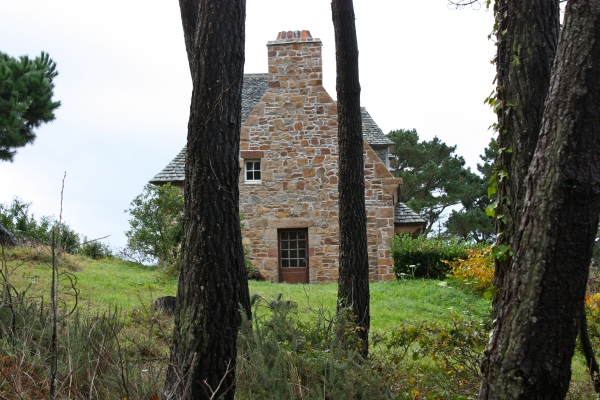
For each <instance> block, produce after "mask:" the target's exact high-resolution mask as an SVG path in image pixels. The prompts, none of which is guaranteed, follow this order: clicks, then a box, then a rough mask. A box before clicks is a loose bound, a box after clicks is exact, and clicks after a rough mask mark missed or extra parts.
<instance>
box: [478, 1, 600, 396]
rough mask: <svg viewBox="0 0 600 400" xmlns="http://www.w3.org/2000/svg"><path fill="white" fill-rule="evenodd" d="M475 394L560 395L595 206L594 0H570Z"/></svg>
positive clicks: (599, 5)
mask: <svg viewBox="0 0 600 400" xmlns="http://www.w3.org/2000/svg"><path fill="white" fill-rule="evenodd" d="M542 121H543V122H542V127H541V130H540V136H539V140H538V143H537V147H536V151H535V155H534V158H533V160H532V163H531V166H530V168H529V172H528V175H527V179H526V181H525V187H526V195H525V199H524V202H523V204H524V207H523V213H522V220H521V221H520V225H519V229H518V233H517V235H516V237H515V238H514V242H513V243H514V245H515V254H514V257H513V259H512V261H511V267H510V268H511V273H510V274H509V275H508V276H507V277H506V279H505V284H506V286H505V288H504V290H503V292H502V297H501V298H500V299H499V302H498V305H499V308H498V314H497V321H496V325H495V327H494V331H493V333H492V337H491V339H490V344H489V346H488V349H487V358H486V360H485V361H484V365H483V371H484V382H483V384H482V387H481V391H480V399H563V398H564V397H565V395H566V393H567V390H568V386H569V381H570V378H571V358H572V356H573V352H574V350H575V339H576V337H577V333H578V329H579V323H580V318H581V312H582V310H583V300H584V295H585V288H586V282H587V276H588V271H589V262H590V259H591V255H592V248H593V244H594V238H595V236H596V232H597V227H598V213H599V212H600V1H599V0H593V1H590V0H571V1H569V3H568V4H567V9H566V18H565V25H564V28H563V32H562V35H561V38H560V43H559V46H558V51H557V55H556V60H555V63H554V66H553V75H552V79H551V83H550V90H549V92H548V99H547V101H546V104H545V110H544V115H543V120H542Z"/></svg>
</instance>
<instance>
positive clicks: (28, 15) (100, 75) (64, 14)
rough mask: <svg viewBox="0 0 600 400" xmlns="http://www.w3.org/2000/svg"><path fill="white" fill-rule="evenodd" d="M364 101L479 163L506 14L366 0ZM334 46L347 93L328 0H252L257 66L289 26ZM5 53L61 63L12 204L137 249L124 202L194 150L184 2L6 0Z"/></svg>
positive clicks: (330, 49)
mask: <svg viewBox="0 0 600 400" xmlns="http://www.w3.org/2000/svg"><path fill="white" fill-rule="evenodd" d="M354 7H355V12H356V27H357V34H358V42H359V43H358V45H359V50H360V80H361V86H362V98H361V102H362V105H363V106H365V107H366V108H367V110H368V111H369V112H370V114H371V115H372V116H373V118H374V119H375V121H376V122H377V123H378V124H379V126H380V127H381V129H383V131H384V132H385V133H387V132H389V131H390V130H393V129H399V128H404V129H412V128H415V129H417V131H418V132H419V135H420V137H421V139H431V138H433V137H434V136H437V137H439V138H440V139H441V140H443V141H444V142H446V143H447V144H449V145H458V148H457V153H458V154H459V155H462V156H463V157H464V158H465V159H466V160H467V163H468V165H470V166H471V167H472V168H473V169H474V168H475V166H476V164H477V162H479V161H480V160H479V154H481V153H482V152H483V148H484V147H485V145H486V144H487V143H488V142H489V139H490V135H491V132H490V131H488V126H489V125H490V124H491V123H492V122H494V120H495V115H494V114H493V113H492V112H491V111H490V109H489V108H488V107H486V106H484V105H483V99H484V98H485V97H487V95H488V94H489V93H490V92H491V90H492V88H493V85H492V81H493V79H494V73H495V68H494V66H493V65H491V64H490V60H491V59H492V58H493V56H494V53H495V47H494V44H493V43H492V42H491V41H489V40H488V39H487V36H488V34H489V33H490V31H491V30H492V25H493V15H492V13H491V12H486V11H484V10H479V11H473V10H462V11H456V10H451V9H449V8H448V7H447V1H446V0H354ZM302 29H307V30H310V32H311V34H312V36H313V37H315V38H320V39H321V40H322V42H323V58H324V60H323V64H324V85H325V88H326V89H327V91H328V92H329V94H330V95H331V96H332V97H334V98H335V97H336V95H335V46H334V37H333V25H332V22H331V9H330V1H329V0H298V1H292V0H247V20H246V65H245V72H246V73H264V72H267V50H266V46H265V45H266V43H267V41H269V40H275V38H276V37H277V32H279V31H282V30H302ZM0 51H2V52H5V53H8V54H9V55H11V56H19V55H24V54H28V55H30V56H36V55H39V53H40V52H41V51H46V52H48V53H49V54H50V56H51V58H52V59H54V61H56V63H57V69H58V71H59V73H60V74H59V76H58V77H57V78H56V79H55V85H56V89H55V99H58V100H60V101H61V102H62V106H61V107H60V109H58V110H57V112H56V120H55V121H54V122H52V123H50V124H47V125H45V126H43V127H41V128H40V129H38V131H37V133H38V137H37V139H36V141H35V142H34V144H33V145H28V146H27V147H25V148H22V149H19V150H18V153H17V155H16V157H15V160H14V162H13V163H8V162H0V203H8V202H9V201H10V200H11V199H12V198H13V196H19V197H20V198H22V199H23V200H25V201H27V202H33V206H32V210H33V211H34V213H35V214H36V215H37V216H41V215H52V214H54V215H57V214H58V212H59V203H60V189H61V180H62V177H63V174H64V172H65V171H66V173H67V177H66V182H65V199H64V204H63V209H64V211H63V218H64V219H65V220H66V221H68V223H69V224H70V226H71V227H72V228H73V229H75V231H77V232H80V233H82V234H84V235H87V236H88V237H90V238H95V237H102V236H106V235H111V237H110V238H109V239H108V242H109V243H110V244H112V245H113V246H123V245H124V244H125V236H124V231H126V230H127V229H128V223H127V220H128V215H127V214H125V213H124V210H125V209H126V208H127V207H128V205H129V203H130V202H131V200H133V198H134V197H135V196H136V195H138V194H140V193H141V191H142V188H143V186H144V184H146V182H147V181H148V180H149V179H151V178H152V177H153V176H154V175H155V174H157V173H158V172H160V170H161V169H162V168H163V167H164V166H165V165H166V164H167V163H168V162H169V161H171V159H173V157H174V156H175V155H176V154H177V153H178V152H179V151H180V150H181V148H182V147H183V146H184V145H185V139H186V133H187V132H186V130H187V120H188V113H189V102H190V96H191V90H192V85H191V79H190V74H189V70H188V64H187V58H186V55H185V47H184V42H183V32H182V28H181V20H180V14H179V6H178V2H177V1H175V0H169V1H167V0H143V1H142V0H103V1H90V0H0Z"/></svg>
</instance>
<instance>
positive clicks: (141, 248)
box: [125, 184, 184, 275]
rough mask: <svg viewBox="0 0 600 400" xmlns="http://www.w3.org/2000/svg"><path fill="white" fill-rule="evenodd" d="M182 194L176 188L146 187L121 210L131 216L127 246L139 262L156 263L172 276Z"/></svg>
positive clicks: (179, 233)
mask: <svg viewBox="0 0 600 400" xmlns="http://www.w3.org/2000/svg"><path fill="white" fill-rule="evenodd" d="M183 205H184V200H183V194H182V192H181V190H180V189H179V188H177V187H174V186H171V185H170V184H166V185H164V186H155V185H151V184H147V185H146V186H144V191H143V192H142V194H140V195H139V196H137V197H136V198H135V199H133V201H132V202H131V205H130V206H129V209H127V210H125V212H128V213H129V214H130V215H131V219H130V220H129V226H130V228H131V229H130V230H128V231H127V232H125V236H127V246H128V248H129V250H131V252H133V254H134V255H135V257H136V258H137V259H138V260H139V261H142V262H152V261H156V262H157V263H158V266H159V267H160V268H161V269H163V270H164V271H166V272H167V273H168V274H171V275H173V274H175V272H176V271H177V264H178V263H179V249H180V247H181V239H182V234H183Z"/></svg>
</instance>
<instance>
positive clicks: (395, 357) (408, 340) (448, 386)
mask: <svg viewBox="0 0 600 400" xmlns="http://www.w3.org/2000/svg"><path fill="white" fill-rule="evenodd" d="M451 317H452V322H451V324H449V325H446V324H441V323H425V322H421V323H419V324H410V323H403V324H401V325H400V326H399V327H396V328H394V330H393V331H392V332H391V333H384V334H376V335H374V337H373V340H372V342H373V343H377V344H382V345H383V346H385V348H386V350H385V352H383V353H382V354H379V355H376V356H375V360H376V362H378V363H380V364H381V363H382V364H384V365H385V363H388V364H389V363H393V364H395V365H397V370H396V371H394V372H393V374H392V376H391V377H389V378H388V380H389V381H392V382H400V388H401V389H400V390H398V389H397V388H395V390H394V392H395V393H398V392H402V391H403V392H404V393H403V394H404V398H427V399H429V398H431V399H467V398H469V399H470V398H475V397H477V393H478V391H479V386H480V385H481V373H480V367H479V366H480V362H481V355H482V352H483V350H484V348H485V345H486V343H487V341H488V337H489V332H490V330H491V319H490V318H484V319H478V318H476V317H474V316H473V315H472V313H471V312H469V311H465V312H462V313H455V312H453V313H452V314H451ZM372 362H373V360H372ZM384 369H385V368H384ZM388 370H389V368H388ZM388 373H389V372H388ZM407 386H408V387H411V388H412V390H410V391H408V392H406V389H405V388H406V387H407ZM402 388H404V389H403V390H402Z"/></svg>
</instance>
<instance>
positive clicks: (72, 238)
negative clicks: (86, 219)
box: [0, 197, 80, 254]
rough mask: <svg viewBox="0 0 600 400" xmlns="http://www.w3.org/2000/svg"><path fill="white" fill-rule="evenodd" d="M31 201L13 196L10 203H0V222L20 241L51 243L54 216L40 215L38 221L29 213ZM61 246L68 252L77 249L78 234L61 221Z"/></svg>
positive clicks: (74, 252) (76, 250)
mask: <svg viewBox="0 0 600 400" xmlns="http://www.w3.org/2000/svg"><path fill="white" fill-rule="evenodd" d="M31 204H32V203H25V202H24V201H23V200H21V199H20V198H18V197H14V198H13V200H12V202H11V203H10V204H0V224H1V225H2V226H4V227H5V228H6V229H8V230H9V231H11V232H12V233H14V235H15V236H16V237H17V239H19V240H20V241H30V242H35V243H41V244H50V243H52V234H53V231H54V228H55V227H56V226H57V224H58V221H56V219H55V217H54V216H42V217H41V218H40V219H39V221H38V220H36V219H35V215H34V214H30V212H29V208H30V207H31ZM60 239H61V246H62V248H63V249H64V250H65V251H66V252H67V253H70V254H76V253H77V252H78V251H79V243H80V239H79V234H77V233H76V232H75V231H74V230H73V229H71V228H70V227H69V225H68V224H66V223H65V222H63V223H62V224H61V227H60Z"/></svg>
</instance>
